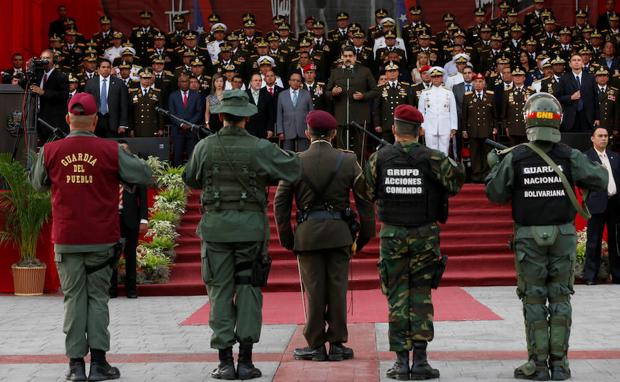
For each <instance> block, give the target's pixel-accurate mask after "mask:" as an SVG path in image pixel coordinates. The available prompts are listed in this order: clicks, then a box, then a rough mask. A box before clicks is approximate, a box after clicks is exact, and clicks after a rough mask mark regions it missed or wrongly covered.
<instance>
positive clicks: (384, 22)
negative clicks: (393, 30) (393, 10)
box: [381, 17, 396, 26]
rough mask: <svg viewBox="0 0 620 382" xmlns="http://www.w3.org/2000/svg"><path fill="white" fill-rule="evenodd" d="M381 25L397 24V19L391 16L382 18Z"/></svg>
mask: <svg viewBox="0 0 620 382" xmlns="http://www.w3.org/2000/svg"><path fill="white" fill-rule="evenodd" d="M381 25H383V26H394V25H396V21H394V19H393V18H391V17H384V18H382V19H381Z"/></svg>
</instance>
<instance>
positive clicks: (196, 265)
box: [140, 184, 515, 296]
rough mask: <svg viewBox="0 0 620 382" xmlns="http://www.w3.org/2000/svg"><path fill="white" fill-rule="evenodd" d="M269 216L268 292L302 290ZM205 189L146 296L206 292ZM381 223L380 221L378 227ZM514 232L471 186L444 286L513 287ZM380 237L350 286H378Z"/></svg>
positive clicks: (445, 236)
mask: <svg viewBox="0 0 620 382" xmlns="http://www.w3.org/2000/svg"><path fill="white" fill-rule="evenodd" d="M274 192H275V188H274V187H272V188H271V193H270V197H269V200H270V204H269V206H270V207H269V218H270V225H271V240H270V244H269V253H270V255H271V256H272V258H273V266H272V270H271V273H270V276H269V285H268V286H267V287H266V288H265V290H266V291H297V290H299V276H298V273H297V263H296V260H295V257H294V255H293V253H292V252H290V251H287V250H286V249H284V248H282V247H281V246H280V244H279V241H278V234H277V231H276V228H275V223H274V219H273V208H272V204H271V201H272V200H273V195H274ZM199 197H200V193H199V192H195V191H194V192H192V194H191V195H190V197H189V202H188V206H187V212H186V213H185V216H184V217H183V219H182V221H181V224H180V227H179V233H180V234H181V237H180V238H179V240H178V244H179V246H178V247H177V248H176V254H177V256H176V260H175V264H174V266H173V269H172V276H171V278H170V282H169V283H168V284H161V285H140V295H143V296H180V295H199V294H206V289H205V286H204V284H203V282H202V277H201V275H200V239H199V238H198V237H197V236H196V234H195V230H196V226H197V225H198V222H199V221H200V211H199V209H200V203H199ZM378 229H379V226H378V225H377V231H378ZM511 233H512V219H511V216H510V208H509V207H507V206H498V205H495V204H491V203H490V202H489V201H488V200H487V198H486V196H485V195H484V186H482V185H474V184H468V185H465V186H464V187H463V190H462V191H461V192H460V193H459V194H458V195H457V196H455V197H453V198H451V199H450V218H449V219H448V223H447V224H445V225H443V226H442V231H441V250H442V252H443V253H445V254H447V255H448V256H449V258H450V260H449V261H448V267H447V270H446V273H445V274H444V279H443V281H442V285H456V286H475V285H477V286H480V285H513V284H514V283H515V275H514V263H513V256H512V253H511V252H510V250H509V249H508V246H507V243H508V240H509V237H510V235H511ZM378 256H379V240H378V238H375V239H373V240H372V241H371V242H370V243H368V245H367V246H366V247H364V250H363V252H362V253H358V254H356V255H355V257H354V258H353V265H352V272H351V282H350V288H352V289H373V288H378V286H379V283H378V274H377V267H376V262H377V259H378Z"/></svg>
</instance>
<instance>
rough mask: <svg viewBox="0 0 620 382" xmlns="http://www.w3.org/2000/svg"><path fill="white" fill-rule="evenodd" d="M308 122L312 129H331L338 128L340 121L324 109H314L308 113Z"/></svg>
mask: <svg viewBox="0 0 620 382" xmlns="http://www.w3.org/2000/svg"><path fill="white" fill-rule="evenodd" d="M306 123H307V124H308V127H309V128H310V129H312V130H317V131H331V130H336V129H337V128H338V121H336V118H334V116H333V115H331V114H330V113H328V112H326V111H323V110H313V111H311V112H309V113H308V115H306Z"/></svg>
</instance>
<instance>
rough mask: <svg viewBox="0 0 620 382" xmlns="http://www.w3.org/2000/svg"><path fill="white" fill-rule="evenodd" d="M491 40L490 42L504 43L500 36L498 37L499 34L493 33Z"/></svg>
mask: <svg viewBox="0 0 620 382" xmlns="http://www.w3.org/2000/svg"><path fill="white" fill-rule="evenodd" d="M491 40H492V41H504V39H503V38H502V36H500V35H499V34H497V33H495V34H494V35H493V36H491Z"/></svg>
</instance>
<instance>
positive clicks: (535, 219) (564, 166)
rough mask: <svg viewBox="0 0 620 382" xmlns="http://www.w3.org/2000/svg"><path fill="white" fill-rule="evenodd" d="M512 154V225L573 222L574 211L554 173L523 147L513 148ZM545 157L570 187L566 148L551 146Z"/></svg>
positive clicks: (569, 153)
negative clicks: (564, 177) (513, 173)
mask: <svg viewBox="0 0 620 382" xmlns="http://www.w3.org/2000/svg"><path fill="white" fill-rule="evenodd" d="M512 153H513V160H512V163H513V167H514V171H515V175H514V192H513V197H512V216H513V219H514V221H515V222H516V223H517V224H521V225H526V226H530V225H557V224H565V223H569V222H571V221H572V220H574V219H575V214H576V211H575V208H574V207H573V205H572V204H571V202H570V199H569V198H568V195H567V194H566V191H565V190H564V187H563V186H562V180H561V179H560V177H559V176H558V175H557V174H556V173H555V171H553V169H552V168H551V167H550V166H549V165H547V163H546V162H545V161H544V160H543V159H542V158H541V157H539V156H538V155H537V154H536V153H535V152H533V151H532V150H530V149H529V148H527V147H525V146H521V147H517V148H515V149H514V150H513V151H512ZM547 154H548V155H549V157H550V158H551V159H552V160H553V161H554V162H555V163H556V164H557V165H558V167H560V169H561V170H562V172H563V173H564V175H565V176H566V178H567V179H568V181H569V183H570V184H571V185H572V184H573V179H572V176H571V162H570V155H571V149H570V147H568V146H566V145H564V144H555V145H554V146H553V149H552V150H551V151H549V152H548V153H547Z"/></svg>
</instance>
